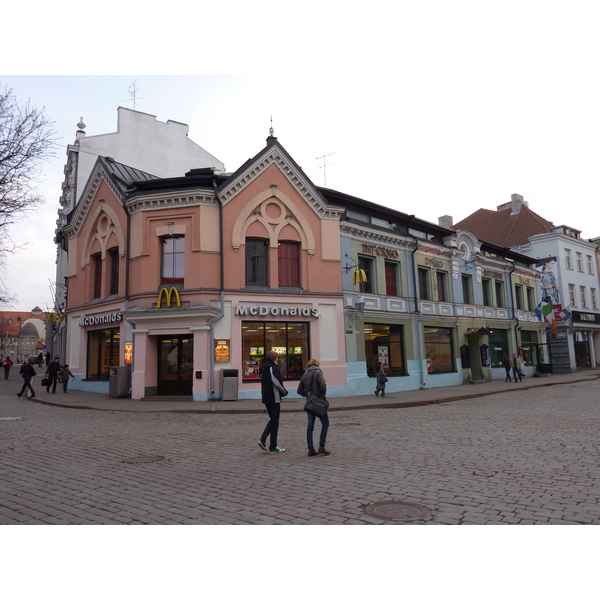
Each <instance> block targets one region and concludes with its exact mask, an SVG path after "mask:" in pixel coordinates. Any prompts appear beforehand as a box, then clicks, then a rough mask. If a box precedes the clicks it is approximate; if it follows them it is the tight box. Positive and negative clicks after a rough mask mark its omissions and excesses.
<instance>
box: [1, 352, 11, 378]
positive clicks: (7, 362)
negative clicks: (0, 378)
mask: <svg viewBox="0 0 600 600" xmlns="http://www.w3.org/2000/svg"><path fill="white" fill-rule="evenodd" d="M2 366H3V367H4V379H8V374H9V373H10V368H11V367H12V366H13V361H12V360H11V359H10V356H7V357H6V358H5V359H4V361H2Z"/></svg>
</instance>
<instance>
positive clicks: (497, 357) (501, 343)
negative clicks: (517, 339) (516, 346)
mask: <svg viewBox="0 0 600 600" xmlns="http://www.w3.org/2000/svg"><path fill="white" fill-rule="evenodd" d="M489 344H490V363H491V365H492V367H502V366H504V359H505V358H506V357H508V358H510V355H509V354H508V334H507V330H506V329H494V331H493V332H492V333H491V335H490V336H489Z"/></svg>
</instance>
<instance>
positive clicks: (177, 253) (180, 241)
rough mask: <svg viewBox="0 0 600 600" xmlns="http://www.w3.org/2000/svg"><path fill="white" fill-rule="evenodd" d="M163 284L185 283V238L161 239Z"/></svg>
mask: <svg viewBox="0 0 600 600" xmlns="http://www.w3.org/2000/svg"><path fill="white" fill-rule="evenodd" d="M161 242H162V283H183V263H184V258H185V238H184V237H183V236H177V237H165V238H161Z"/></svg>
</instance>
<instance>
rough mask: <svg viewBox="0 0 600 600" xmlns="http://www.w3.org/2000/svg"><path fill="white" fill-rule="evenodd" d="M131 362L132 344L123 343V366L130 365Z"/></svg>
mask: <svg viewBox="0 0 600 600" xmlns="http://www.w3.org/2000/svg"><path fill="white" fill-rule="evenodd" d="M132 362H133V342H125V364H126V365H130V364H131V363H132Z"/></svg>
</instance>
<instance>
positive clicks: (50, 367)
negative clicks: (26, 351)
mask: <svg viewBox="0 0 600 600" xmlns="http://www.w3.org/2000/svg"><path fill="white" fill-rule="evenodd" d="M40 356H42V354H41V353H40ZM47 358H49V355H48V356H47ZM32 360H33V362H32ZM32 360H30V359H29V358H26V359H25V360H24V361H23V364H22V365H21V369H20V371H19V374H20V375H21V377H23V387H22V388H21V391H20V392H19V393H18V394H17V396H19V398H20V397H21V396H22V395H23V394H25V395H27V391H29V392H30V393H31V397H34V396H35V391H34V389H33V386H32V384H31V382H32V380H33V378H34V377H35V376H36V375H37V371H36V370H35V367H34V366H33V363H38V367H43V365H44V361H43V359H42V361H41V363H40V361H39V357H37V358H34V359H32ZM46 363H47V366H46V372H45V377H44V379H42V385H44V386H45V387H46V391H47V392H48V393H50V388H52V393H53V394H56V386H57V385H58V382H59V381H60V382H61V383H62V386H63V392H64V393H66V392H67V386H68V383H69V377H71V378H72V379H75V375H73V373H72V372H71V370H70V369H69V365H61V364H60V358H59V357H58V356H55V357H54V360H53V361H52V362H50V361H49V360H47V361H46ZM13 364H14V363H13V361H12V360H11V359H10V357H8V356H7V357H6V358H5V359H4V360H3V361H2V366H3V367H4V379H8V376H9V374H10V369H11V367H12V366H13Z"/></svg>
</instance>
